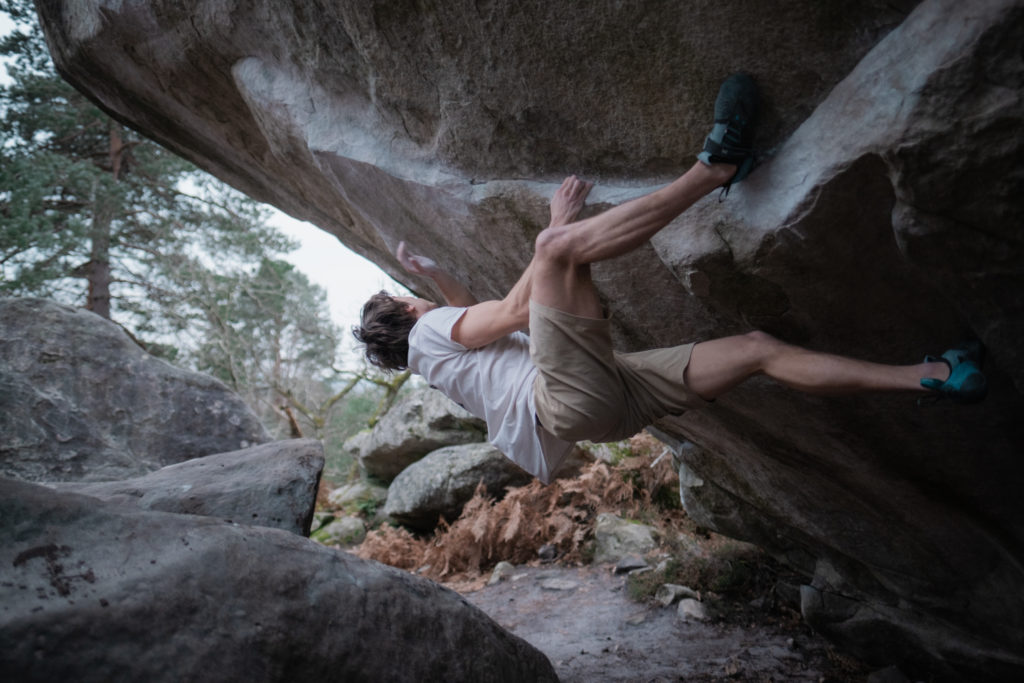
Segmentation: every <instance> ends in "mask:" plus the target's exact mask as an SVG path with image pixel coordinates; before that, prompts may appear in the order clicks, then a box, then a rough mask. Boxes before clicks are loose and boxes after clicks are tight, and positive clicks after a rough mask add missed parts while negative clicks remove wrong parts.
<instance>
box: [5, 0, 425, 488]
mask: <svg viewBox="0 0 1024 683" xmlns="http://www.w3.org/2000/svg"><path fill="white" fill-rule="evenodd" d="M0 12H2V13H3V14H5V15H7V17H8V18H9V19H10V20H11V21H13V23H14V25H15V29H14V30H13V31H11V32H10V33H7V34H6V35H3V36H2V37H0V59H2V60H3V62H2V66H0V68H3V70H4V71H5V72H6V75H7V78H6V79H3V81H2V83H0V296H36V297H44V298H48V299H53V300H55V301H59V302H61V303H64V304H69V305H73V306H80V307H83V308H86V309H88V310H90V311H92V312H93V313H95V314H97V315H99V316H101V317H103V318H106V319H109V320H111V321H113V322H115V323H117V324H118V325H120V326H121V327H122V328H123V329H124V330H125V331H126V332H127V333H128V334H129V335H130V336H131V337H132V338H133V339H134V340H135V341H136V342H137V343H138V344H139V345H140V346H141V347H142V348H144V349H146V350H147V351H148V352H149V353H151V354H153V355H155V356H158V357H161V358H164V359H166V360H168V361H170V362H173V363H175V364H176V365H180V366H182V367H187V368H190V369H193V370H198V371H200V372H205V373H208V374H210V375H213V376H215V377H217V378H218V379H220V380H222V381H223V382H225V383H226V384H227V385H228V386H229V387H231V388H232V389H233V390H235V391H237V392H238V393H239V394H240V395H241V396H242V397H243V399H244V400H245V401H246V402H247V403H248V404H249V406H250V407H251V408H252V409H253V410H254V411H255V412H256V414H257V415H259V417H260V419H261V420H262V421H263V423H264V424H265V425H266V427H267V429H268V430H269V431H270V432H271V434H272V435H274V436H275V437H277V438H288V437H294V436H305V437H313V438H318V439H321V440H322V441H323V442H324V447H325V452H326V453H327V457H328V463H327V471H326V474H327V476H328V477H329V478H331V479H332V480H335V481H340V480H344V479H345V478H346V477H347V476H348V475H349V473H350V472H351V468H352V463H351V461H350V460H349V459H347V458H346V457H345V456H344V455H343V454H342V450H341V444H342V443H343V442H344V440H345V439H346V438H347V437H349V436H351V435H352V434H354V433H356V432H357V431H359V430H360V429H363V428H365V427H367V426H370V425H371V424H372V423H373V422H375V421H376V419H377V418H379V416H380V415H381V414H382V413H383V412H384V411H386V409H387V408H388V407H389V406H390V404H391V402H393V401H394V399H395V398H396V397H397V395H398V392H399V391H400V390H401V388H402V387H403V385H404V383H405V381H406V379H407V378H408V375H407V374H401V375H398V376H391V377H389V376H385V375H382V374H380V373H378V372H376V371H374V370H372V369H371V368H369V367H368V366H366V365H365V364H360V363H358V362H356V361H353V360H351V359H347V358H344V357H343V356H342V355H341V354H340V353H339V342H340V339H341V335H342V334H347V331H344V330H340V329H339V328H338V326H337V325H336V324H334V322H333V321H332V320H331V318H330V315H329V312H328V308H327V298H326V293H325V292H324V290H323V289H322V288H321V287H320V286H318V285H316V284H315V283H312V282H310V280H309V279H308V278H307V277H306V276H305V275H304V274H303V273H301V272H300V271H299V270H297V269H296V268H295V266H293V265H292V264H291V263H289V262H288V261H287V259H286V257H287V254H288V253H289V252H291V251H293V250H294V249H295V248H296V246H297V245H296V244H295V242H294V241H292V240H290V239H289V238H287V237H286V236H285V235H283V234H282V233H281V232H279V231H278V230H277V229H276V228H274V227H273V226H271V225H269V224H268V222H267V221H268V215H269V214H268V210H267V208H266V207H264V206H263V205H261V204H259V203H257V202H255V201H253V200H252V199H249V198H248V197H246V196H244V195H242V194H241V193H239V192H237V191H236V190H234V189H232V188H230V187H229V186H227V185H226V184H224V183H222V182H220V181H218V180H217V179H215V178H213V177H212V176H210V175H209V174H207V173H205V172H203V171H201V170H199V169H198V168H196V167H195V166H194V165H192V164H191V163H189V162H188V161H186V160H184V159H182V158H181V157H178V156H177V155H175V154H174V153H172V152H170V151H169V150H167V149H165V148H163V147H161V146H160V145H159V144H157V143H155V142H153V141H151V140H148V139H146V138H144V137H142V136H141V135H139V134H138V133H137V132H135V131H133V130H131V129H129V128H127V127H125V126H123V125H122V124H120V123H119V122H117V121H115V120H114V119H112V118H111V117H109V116H107V115H106V114H105V113H104V112H103V111H101V110H100V109H99V108H98V107H96V106H95V105H94V104H93V103H92V102H91V101H89V100H88V99H87V98H86V97H85V96H84V95H82V94H81V93H79V92H78V91H76V90H75V89H73V88H72V87H71V86H70V85H68V84H67V83H65V82H64V81H63V80H62V79H61V78H60V76H59V75H58V74H57V72H56V70H55V68H54V66H53V63H52V61H51V59H50V55H49V51H48V49H47V47H46V43H45V40H44V38H43V34H42V30H41V29H40V27H39V25H38V23H37V18H36V14H35V9H34V7H33V5H32V3H31V2H30V1H29V0H0Z"/></svg>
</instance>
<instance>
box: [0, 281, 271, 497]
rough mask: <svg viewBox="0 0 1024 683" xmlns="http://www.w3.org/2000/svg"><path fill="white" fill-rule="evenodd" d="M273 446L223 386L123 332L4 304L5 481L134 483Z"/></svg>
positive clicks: (68, 313) (0, 310) (79, 315)
mask: <svg viewBox="0 0 1024 683" xmlns="http://www.w3.org/2000/svg"><path fill="white" fill-rule="evenodd" d="M268 440H269V437H268V436H267V433H266V431H265V430H264V428H263V426H262V425H261V424H260V422H259V420H258V419H257V418H256V415H254V414H253V412H252V411H251V410H249V408H248V407H247V406H246V405H245V404H244V403H243V402H242V399H241V398H239V397H238V396H237V395H236V394H235V393H233V392H232V391H230V390H228V388H227V387H225V386H224V385H223V384H222V383H221V382H219V381H217V380H215V379H214V378H212V377H209V376H207V375H203V374H200V373H197V372H190V371H188V370H183V369H181V368H177V367H174V366H173V365H170V364H169V363H166V362H164V361H162V360H159V359H157V358H154V357H153V356H150V355H149V354H147V353H146V352H144V351H143V350H142V349H141V348H139V347H138V346H137V345H136V344H135V343H133V342H132V341H131V339H129V337H128V335H127V334H125V332H124V331H123V330H122V329H121V328H120V327H118V326H117V325H115V324H114V323H112V322H110V321H108V320H104V319H103V318H100V317H99V316H97V315H94V314H93V313H90V312H88V311H85V310H82V309H76V308H71V307H70V306H63V305H60V304H57V303H53V302H51V301H46V300H44V299H10V298H8V299H0V475H2V476H6V477H16V478H19V479H26V480H30V481H74V480H81V481H106V480H111V479H125V478H128V477H135V476H139V475H142V474H146V473H147V472H152V471H153V470H156V469H158V468H160V467H163V466H165V465H170V464H173V463H178V462H182V461H183V460H189V459H190V458H196V457H199V456H203V455H210V454H212V453H225V452H228V451H233V450H237V449H239V448H245V447H247V446H251V445H255V444H259V443H263V442H265V441H268Z"/></svg>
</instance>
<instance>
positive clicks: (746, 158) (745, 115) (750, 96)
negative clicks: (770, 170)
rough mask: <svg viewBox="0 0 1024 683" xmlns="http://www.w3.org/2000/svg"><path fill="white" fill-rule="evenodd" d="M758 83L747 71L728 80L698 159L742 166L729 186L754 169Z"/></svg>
mask: <svg viewBox="0 0 1024 683" xmlns="http://www.w3.org/2000/svg"><path fill="white" fill-rule="evenodd" d="M757 99H758V96H757V85H755V84H754V79H753V78H751V77H750V76H749V75H747V74H744V73H736V74H733V75H732V76H729V77H728V78H727V79H725V82H724V83H722V87H721V88H719V90H718V97H717V98H716V99H715V123H714V125H713V126H712V128H711V133H710V134H708V136H707V138H705V140H704V150H703V151H702V152H701V153H700V154H698V155H697V159H699V160H700V161H702V162H704V163H705V164H716V163H723V164H735V165H736V166H737V167H738V168H737V170H736V175H734V176H733V177H732V178H731V179H730V180H729V182H727V183H726V184H725V185H724V187H725V193H726V194H728V192H729V188H730V187H731V186H732V184H733V183H738V182H739V181H741V180H743V179H744V178H746V177H747V176H748V175H749V174H750V171H751V170H753V168H754V123H755V121H756V120H757Z"/></svg>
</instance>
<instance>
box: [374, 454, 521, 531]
mask: <svg viewBox="0 0 1024 683" xmlns="http://www.w3.org/2000/svg"><path fill="white" fill-rule="evenodd" d="M532 479H533V477H532V476H531V475H530V474H527V473H526V472H525V471H524V470H523V469H522V468H520V467H519V466H518V465H516V464H515V463H514V462H512V461H511V460H509V459H508V458H506V457H505V455H504V454H502V452H501V451H499V450H498V449H496V448H494V447H493V446H491V445H490V444H487V443H475V444H466V445H464V446H449V447H447V448H441V449H439V450H436V451H433V452H432V453H430V454H428V455H427V456H426V457H424V458H423V459H422V460H419V461H418V462H415V463H413V464H412V465H410V466H409V467H407V468H406V469H404V470H403V471H402V473H401V474H399V475H398V476H397V477H395V480H394V481H393V482H391V486H390V487H389V488H388V501H387V503H386V504H385V505H384V514H386V515H388V516H389V517H391V518H393V519H394V520H395V521H397V522H400V523H401V524H404V525H406V526H409V527H412V528H413V529H419V530H420V531H429V530H431V529H433V528H434V526H435V525H436V524H437V520H438V518H439V517H441V516H443V517H444V518H445V519H446V520H447V521H448V522H453V521H455V519H456V518H458V516H459V514H460V513H461V512H462V508H463V506H465V504H466V503H467V502H468V501H469V499H470V498H472V497H473V493H474V492H475V491H476V488H477V486H478V485H480V484H481V483H482V484H483V485H484V486H485V487H486V488H487V493H488V494H489V495H491V496H495V497H501V496H503V495H504V494H505V491H506V490H507V489H509V488H511V487H513V486H525V485H526V484H528V483H530V481H531V480H532Z"/></svg>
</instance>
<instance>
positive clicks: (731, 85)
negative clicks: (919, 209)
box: [353, 74, 985, 482]
mask: <svg viewBox="0 0 1024 683" xmlns="http://www.w3.org/2000/svg"><path fill="white" fill-rule="evenodd" d="M756 104H757V94H756V88H755V86H754V83H753V79H751V78H750V77H749V76H746V75H743V74H736V75H733V76H730V77H729V78H728V79H727V80H726V81H725V83H723V85H722V88H721V90H720V91H719V94H718V98H717V100H716V102H715V122H714V125H713V127H712V131H711V133H710V134H709V135H708V137H707V139H706V140H705V143H704V149H703V151H702V152H701V154H700V155H698V161H697V163H696V164H694V166H693V167H692V168H690V169H689V170H688V171H687V172H686V173H685V174H684V175H683V176H681V177H680V178H678V179H677V180H676V181H674V182H673V183H672V184H670V185H668V186H667V187H664V188H662V189H659V190H657V191H655V192H653V193H651V194H648V195H646V196H643V197H640V198H638V199H635V200H633V201H630V202H627V203H624V204H622V205H619V206H617V207H614V208H612V209H609V210H608V211H605V212H604V213H601V214H598V215H596V216H593V217H590V218H586V219H583V220H580V221H576V220H575V219H576V217H577V215H578V214H579V212H580V210H581V209H582V208H583V205H584V202H585V200H586V197H587V195H588V194H589V192H590V189H591V186H592V185H591V183H588V182H584V181H582V180H580V179H578V178H576V177H575V176H570V177H569V178H566V179H565V181H564V182H563V183H562V185H561V187H559V188H558V190H557V191H556V192H555V194H554V197H553V198H552V200H551V222H550V225H549V227H548V228H546V229H545V230H543V231H542V232H541V233H540V234H539V235H538V237H537V240H536V250H535V253H534V256H533V259H532V261H531V262H530V264H529V265H528V266H527V268H526V270H525V271H524V272H523V274H522V276H521V277H520V279H519V281H518V282H517V283H516V284H515V285H514V286H513V287H512V289H511V290H510V291H509V293H508V295H507V296H505V298H504V299H501V300H493V301H484V302H478V301H477V300H476V298H475V297H474V296H473V295H472V294H471V293H470V292H469V290H468V289H467V288H466V287H464V286H463V285H462V284H461V283H460V282H459V281H458V280H456V279H455V278H454V277H452V276H451V275H450V274H448V273H446V272H445V271H443V270H441V269H440V268H439V267H438V266H437V265H436V263H434V261H432V260H431V259H429V258H426V257H424V256H421V255H416V254H411V253H410V252H409V251H408V249H407V248H406V245H405V243H404V242H403V243H401V244H400V245H399V246H398V250H397V253H396V256H397V258H398V260H399V262H400V263H401V264H402V266H403V267H404V268H405V269H406V270H407V271H408V272H410V273H411V274H414V275H418V276H425V277H428V278H430V279H432V280H433V281H434V282H435V283H436V284H437V286H438V288H439V289H440V291H441V293H442V294H443V295H444V298H445V300H446V304H447V305H445V306H438V305H437V304H436V303H434V302H431V301H427V300H425V299H420V298H416V297H401V296H390V295H388V294H387V293H385V292H380V293H378V294H375V295H373V296H372V297H371V298H370V300H369V301H368V302H367V303H366V305H365V306H364V307H363V309H362V314H361V321H362V324H361V325H359V326H357V327H355V328H353V334H354V335H355V336H356V338H357V339H358V340H359V341H361V342H362V343H363V344H365V352H366V356H367V358H368V359H369V361H370V362H371V363H373V364H375V365H377V366H378V367H382V368H386V369H403V368H406V367H408V368H411V369H412V370H413V371H414V372H416V373H418V374H420V375H422V376H423V377H424V379H425V380H426V381H427V382H428V383H429V384H430V385H431V386H434V387H436V388H438V389H440V390H441V391H442V392H444V393H445V394H447V395H448V396H449V397H450V398H452V399H453V400H454V401H456V402H457V403H459V404H461V405H462V406H463V407H464V408H466V409H467V410H469V411H470V412H471V413H474V414H475V415H477V416H479V417H481V418H482V419H484V420H485V421H486V423H487V427H488V440H489V441H490V442H491V443H492V444H494V445H495V446H496V447H497V448H498V449H499V450H501V451H503V452H504V453H505V454H506V455H507V456H509V457H510V458H511V459H512V460H514V461H515V462H516V463H518V464H519V465H520V466H521V467H523V468H524V469H525V470H527V471H528V472H530V473H532V474H534V475H535V476H537V477H538V478H540V479H541V480H542V481H545V482H546V481H547V480H548V479H549V477H550V475H551V474H552V473H553V472H554V471H555V469H556V468H557V467H558V465H559V464H560V462H561V461H562V460H563V459H564V457H565V456H566V455H567V454H568V453H569V452H570V451H571V450H572V447H573V445H574V443H575V442H576V441H578V440H589V441H595V442H602V441H616V440H619V439H624V438H627V437H629V436H632V435H633V434H635V433H637V432H639V431H640V430H641V429H643V428H644V427H645V426H646V425H648V424H650V423H651V422H653V421H654V420H656V419H658V418H660V417H663V416H666V415H677V414H681V413H682V412H684V411H686V410H688V409H692V408H698V407H701V406H703V405H706V403H707V402H708V401H711V400H714V399H715V398H716V397H718V396H720V395H722V394H723V393H724V392H726V391H728V390H729V389H731V388H732V387H734V386H736V385H737V384H739V383H741V382H742V381H744V380H745V379H747V378H749V377H751V376H753V375H756V374H764V375H766V376H768V377H771V378H773V379H775V380H776V381H778V382H780V383H782V384H784V385H786V386H789V387H792V388H795V389H798V390H801V391H805V392H808V393H814V394H845V393H853V392H866V391H900V390H903V391H930V392H933V393H934V394H935V395H936V396H938V397H948V398H950V399H952V400H954V401H958V402H965V403H966V402H975V401H979V400H981V399H982V398H983V397H984V394H985V378H984V375H983V374H982V373H981V371H980V364H981V358H980V347H979V346H977V345H975V346H965V347H962V348H958V349H953V350H950V351H947V352H946V353H945V354H943V356H942V357H940V358H932V357H926V358H925V361H924V362H922V363H920V364H916V365H907V366H892V365H883V364H878V363H871V362H867V361H861V360H855V359H851V358H845V357H840V356H834V355H831V354H826V353H819V352H815V351H809V350H806V349H803V348H800V347H796V346H792V345H790V344H787V343H785V342H782V341H780V340H778V339H775V338H773V337H771V336H769V335H767V334H765V333H763V332H758V331H753V332H749V333H746V334H741V335H737V336H733V337H725V338H721V339H713V340H709V341H701V342H696V343H690V344H684V345H682V346H676V347H673V348H667V349H655V350H651V351H642V352H639V353H617V352H615V351H613V349H612V341H611V335H610V321H609V320H608V319H607V318H606V317H605V316H604V315H603V311H602V307H601V304H600V301H599V299H598V295H597V291H596V289H595V288H594V285H593V283H592V281H591V277H590V264H591V263H594V262H596V261H601V260H604V259H608V258H612V257H614V256H618V255H621V254H624V253H626V252H628V251H630V250H632V249H634V248H636V247H638V246H640V245H641V244H643V243H644V242H645V241H646V240H647V239H649V238H650V237H651V236H652V235H654V234H655V233H656V232H658V230H660V229H661V228H663V227H664V226H665V225H667V224H668V223H669V222H670V221H671V220H672V219H674V218H675V217H676V216H678V215H679V214H681V213H682V212H683V211H685V210H686V209H687V208H688V207H690V206H691V205H692V204H693V203H694V202H696V201H697V200H698V199H700V198H701V197H703V196H704V195H706V194H708V193H710V192H712V191H713V190H715V189H716V188H720V187H721V188H723V192H727V191H728V189H729V187H730V186H731V185H732V184H734V183H737V182H739V181H741V180H743V178H744V177H746V175H747V174H748V173H749V172H750V170H751V168H752V166H753V152H752V144H751V138H752V127H753V122H754V119H755V115H756ZM527 328H528V329H529V335H528V336H527V335H526V334H524V333H523V332H522V330H526V329H527Z"/></svg>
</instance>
